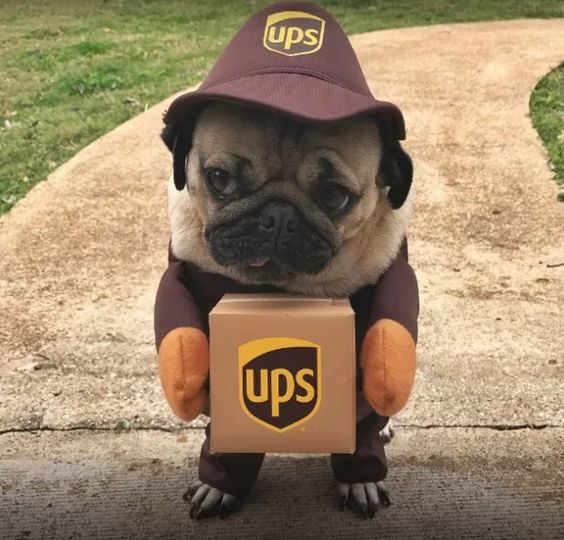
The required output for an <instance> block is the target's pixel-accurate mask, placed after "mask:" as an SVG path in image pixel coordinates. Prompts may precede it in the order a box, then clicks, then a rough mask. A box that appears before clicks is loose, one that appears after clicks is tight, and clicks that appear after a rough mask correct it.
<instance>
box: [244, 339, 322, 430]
mask: <svg viewBox="0 0 564 540" xmlns="http://www.w3.org/2000/svg"><path fill="white" fill-rule="evenodd" d="M239 401H240V404H241V407H242V409H243V411H244V412H245V414H246V415H247V416H249V417H250V418H251V419H252V420H253V421H255V422H257V423H259V424H261V425H262V426H264V427H267V428H269V429H272V430H274V431H277V432H279V433H282V432H284V431H287V430H288V429H291V428H293V427H296V426H298V425H300V424H303V423H304V422H305V421H307V420H308V419H310V418H311V417H312V416H313V415H314V414H315V413H316V412H317V410H318V409H319V405H320V402H321V347H320V346H319V345H317V344H315V343H312V342H310V341H306V340H303V339H295V338H264V339H256V340H253V341H249V342H247V343H244V344H243V345H240V346H239Z"/></svg>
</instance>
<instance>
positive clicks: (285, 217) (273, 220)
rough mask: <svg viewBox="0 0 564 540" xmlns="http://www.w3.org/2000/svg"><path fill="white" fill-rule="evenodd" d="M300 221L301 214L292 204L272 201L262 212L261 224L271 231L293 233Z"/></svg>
mask: <svg viewBox="0 0 564 540" xmlns="http://www.w3.org/2000/svg"><path fill="white" fill-rule="evenodd" d="M299 222H300V214H299V213H298V211H297V210H296V208H294V207H293V206H292V205H291V204H287V203H282V202H271V203H268V204H267V205H266V206H264V207H263V208H262V210H261V212H260V225H261V227H262V228H263V229H266V230H267V231H269V232H278V233H293V232H295V231H297V230H298V227H299Z"/></svg>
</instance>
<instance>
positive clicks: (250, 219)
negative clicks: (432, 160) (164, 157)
mask: <svg viewBox="0 0 564 540" xmlns="http://www.w3.org/2000/svg"><path fill="white" fill-rule="evenodd" d="M178 136H179V133H178V132H177V133H175V134H174V137H175V138H178ZM191 143H192V144H191V148H190V150H189V153H188V155H187V160H186V150H187V149H186V150H184V157H182V158H180V159H182V165H184V164H186V165H187V166H186V172H184V170H182V169H183V167H178V162H177V167H176V170H175V174H176V178H175V181H176V188H180V189H181V190H182V191H181V192H180V193H179V192H177V193H174V191H176V188H173V190H174V191H172V190H171V193H170V197H171V200H170V211H171V224H172V247H173V251H174V252H175V254H176V255H177V256H178V257H179V258H181V259H185V258H188V259H189V260H191V259H193V258H196V259H197V260H194V262H196V263H197V264H200V265H201V266H204V269H206V270H210V271H216V272H220V273H223V274H225V275H228V276H230V277H232V278H235V279H237V280H238V281H241V282H243V283H256V284H270V285H275V286H278V287H282V288H286V289H288V290H294V291H300V292H304V291H308V290H309V292H311V289H312V286H313V285H314V284H316V283H317V284H323V283H324V284H325V285H327V283H328V282H332V281H334V280H335V279H336V278H338V276H341V278H343V277H345V278H346V276H343V275H342V274H347V273H350V272H352V273H354V272H355V268H354V266H355V263H358V259H359V258H360V257H361V256H366V257H368V258H371V257H372V256H373V255H371V254H370V253H363V251H364V250H365V249H370V244H372V243H373V242H371V238H370V236H371V235H374V228H375V227H374V226H375V225H377V224H378V223H380V222H382V220H384V219H385V218H386V216H387V215H388V214H390V213H393V212H397V210H393V209H392V208H391V206H390V201H389V198H390V195H391V192H389V190H390V187H389V186H390V185H392V187H391V189H392V190H394V189H395V191H394V193H393V194H394V195H395V197H396V199H398V198H399V199H401V198H403V200H405V197H406V196H407V191H408V190H409V185H407V186H404V183H403V179H402V178H401V176H402V175H401V171H400V168H399V167H398V165H397V164H396V163H395V162H390V163H387V164H386V162H385V159H384V161H383V144H382V141H381V137H380V132H379V129H378V126H377V125H376V123H375V121H374V120H373V119H371V118H368V117H364V118H358V119H354V120H349V121H346V122H339V123H334V124H304V123H300V122H297V121H294V120H290V119H288V118H285V117H282V116H279V115H275V114H271V113H266V112H264V111H258V110H254V109H251V108H246V107H242V106H237V105H233V104H227V103H212V104H210V105H208V106H207V107H206V108H205V109H204V110H203V111H202V112H201V114H200V115H199V117H198V120H197V123H196V125H195V127H194V130H193V134H192V141H191ZM171 146H175V151H178V152H180V153H182V149H181V148H180V149H179V148H178V146H179V145H178V144H176V145H174V143H172V144H171ZM180 146H181V145H180ZM175 157H176V156H175ZM409 166H410V164H409ZM386 168H387V169H389V170H384V169H386ZM179 169H180V170H179ZM385 175H388V176H389V177H390V178H388V179H386V178H385V177H384V176H385ZM179 176H180V177H179ZM392 177H393V178H392ZM184 180H185V182H186V188H187V190H186V189H184V186H183V183H184ZM409 180H410V179H409ZM402 186H403V191H402ZM400 191H402V192H401V193H400ZM403 192H405V195H404V194H403ZM403 200H402V201H401V203H403ZM396 202H397V201H396ZM394 204H396V203H394V202H392V205H394ZM183 213H184V214H186V213H192V215H191V216H190V217H188V216H186V215H182V214H183ZM187 242H188V243H190V247H188V246H187V245H186V244H187ZM396 243H398V242H397V241H396ZM397 247H399V246H396V247H395V249H396V251H397ZM188 249H189V250H190V253H188V252H187V250H188ZM190 254H191V255H192V256H190ZM380 255H382V254H380ZM203 261H204V262H203ZM202 263H203V264H202ZM361 266H362V265H361ZM351 277H352V278H354V276H350V275H349V281H351ZM373 277H374V279H375V278H376V277H377V275H375V276H373ZM352 281H354V279H352ZM313 288H315V287H313ZM337 288H338V289H339V287H337ZM326 289H327V287H325V290H326ZM340 289H342V287H340ZM343 292H344V293H345V294H346V291H343Z"/></svg>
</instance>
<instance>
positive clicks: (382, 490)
mask: <svg viewBox="0 0 564 540" xmlns="http://www.w3.org/2000/svg"><path fill="white" fill-rule="evenodd" d="M376 489H377V490H378V496H379V497H380V501H382V506H383V507H384V508H388V506H390V505H391V504H392V501H390V492H389V491H388V488H387V487H386V484H384V482H376Z"/></svg>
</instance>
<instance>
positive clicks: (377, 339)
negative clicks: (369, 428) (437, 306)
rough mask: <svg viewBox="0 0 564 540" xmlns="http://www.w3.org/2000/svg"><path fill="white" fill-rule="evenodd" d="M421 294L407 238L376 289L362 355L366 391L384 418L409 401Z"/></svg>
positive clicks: (363, 382) (414, 362)
mask: <svg viewBox="0 0 564 540" xmlns="http://www.w3.org/2000/svg"><path fill="white" fill-rule="evenodd" d="M418 314H419V293H418V289H417V280H416V278H415V273H414V272H413V270H412V268H411V267H410V266H409V263H408V261H407V242H404V245H403V246H402V249H401V250H400V253H399V254H398V256H397V258H396V260H395V261H394V262H393V263H392V265H391V266H390V267H389V268H388V270H386V272H384V274H383V275H382V276H381V277H380V279H379V281H378V283H377V284H376V286H375V287H374V292H373V297H372V309H371V313H370V327H369V329H368V331H367V332H366V335H365V336H364V340H363V343H362V350H361V355H360V367H361V370H362V389H363V392H364V396H365V397H366V400H367V401H368V403H370V405H371V406H372V408H373V409H374V410H375V411H376V412H377V413H378V414H380V415H382V416H392V415H394V414H396V413H398V412H399V411H400V410H401V409H402V408H403V407H404V406H405V405H406V403H407V400H408V398H409V395H410V393H411V389H412V387H413V381H414V379H415V368H416V351H415V345H416V341H417V316H418Z"/></svg>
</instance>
